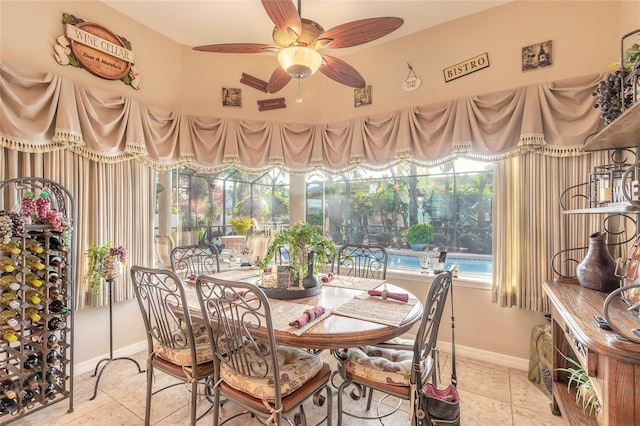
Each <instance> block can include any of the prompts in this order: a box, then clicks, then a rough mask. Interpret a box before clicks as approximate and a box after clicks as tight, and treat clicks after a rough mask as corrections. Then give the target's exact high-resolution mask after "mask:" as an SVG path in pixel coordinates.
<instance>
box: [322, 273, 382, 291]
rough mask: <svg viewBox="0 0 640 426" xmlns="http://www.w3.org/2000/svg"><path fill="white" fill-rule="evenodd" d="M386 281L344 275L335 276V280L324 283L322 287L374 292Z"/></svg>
mask: <svg viewBox="0 0 640 426" xmlns="http://www.w3.org/2000/svg"><path fill="white" fill-rule="evenodd" d="M383 282H384V280H378V279H373V278H360V277H347V276H343V275H334V276H333V279H332V280H331V281H328V282H326V283H325V282H323V283H322V285H326V286H331V287H343V288H351V289H354V290H372V289H374V288H376V287H378V286H379V285H380V284H382V283H383Z"/></svg>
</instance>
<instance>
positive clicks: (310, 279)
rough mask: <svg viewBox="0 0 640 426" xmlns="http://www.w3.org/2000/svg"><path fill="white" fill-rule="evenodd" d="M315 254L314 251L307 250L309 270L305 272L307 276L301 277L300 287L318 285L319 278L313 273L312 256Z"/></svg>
mask: <svg viewBox="0 0 640 426" xmlns="http://www.w3.org/2000/svg"><path fill="white" fill-rule="evenodd" d="M315 255H316V254H315V252H313V251H312V252H309V257H308V261H309V271H308V272H307V276H306V277H304V278H303V279H302V287H304V288H314V287H318V286H319V285H320V279H319V278H318V277H316V276H315V275H313V258H314V257H315Z"/></svg>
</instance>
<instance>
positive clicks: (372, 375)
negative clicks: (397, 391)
mask: <svg viewBox="0 0 640 426" xmlns="http://www.w3.org/2000/svg"><path fill="white" fill-rule="evenodd" d="M412 363H413V351H407V350H396V349H389V348H379V347H376V346H363V347H360V348H351V349H349V357H348V358H347V360H346V364H347V365H346V367H347V374H348V375H355V376H360V377H366V378H367V379H369V380H372V381H375V382H379V383H386V384H390V385H400V386H409V380H410V379H411V364H412Z"/></svg>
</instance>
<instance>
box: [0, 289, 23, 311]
mask: <svg viewBox="0 0 640 426" xmlns="http://www.w3.org/2000/svg"><path fill="white" fill-rule="evenodd" d="M21 302H22V301H21V300H20V296H18V295H17V294H15V293H12V292H6V293H2V294H0V308H2V309H20V305H21V304H22V303H21Z"/></svg>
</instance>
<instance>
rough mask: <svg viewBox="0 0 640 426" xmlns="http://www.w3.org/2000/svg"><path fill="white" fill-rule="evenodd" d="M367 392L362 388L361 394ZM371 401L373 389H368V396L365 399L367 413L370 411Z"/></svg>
mask: <svg viewBox="0 0 640 426" xmlns="http://www.w3.org/2000/svg"><path fill="white" fill-rule="evenodd" d="M366 392H367V388H364V391H363V393H366ZM372 399H373V388H369V396H368V397H367V411H369V410H370V409H371V400H372Z"/></svg>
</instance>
